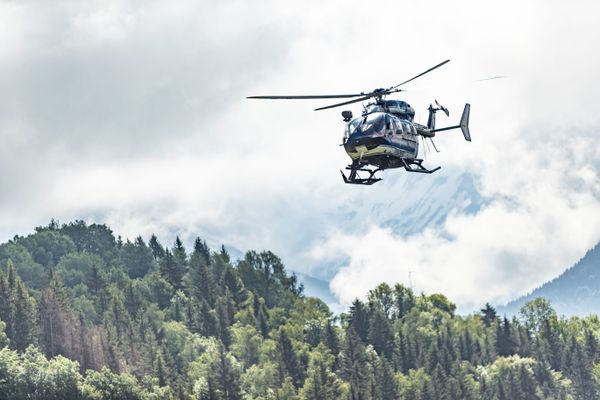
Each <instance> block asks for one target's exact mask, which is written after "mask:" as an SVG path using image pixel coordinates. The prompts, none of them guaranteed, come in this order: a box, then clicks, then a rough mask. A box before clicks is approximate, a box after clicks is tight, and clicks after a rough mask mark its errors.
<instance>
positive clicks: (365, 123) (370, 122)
mask: <svg viewBox="0 0 600 400" xmlns="http://www.w3.org/2000/svg"><path fill="white" fill-rule="evenodd" d="M384 123H385V114H380V113H375V114H368V115H367V116H366V117H364V118H363V119H362V123H361V125H360V130H361V131H362V132H366V131H368V130H375V131H380V130H382V129H383V124H384Z"/></svg>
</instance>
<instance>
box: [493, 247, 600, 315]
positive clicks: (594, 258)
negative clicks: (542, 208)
mask: <svg viewBox="0 0 600 400" xmlns="http://www.w3.org/2000/svg"><path fill="white" fill-rule="evenodd" d="M536 297H544V298H545V299H547V300H548V301H550V303H551V304H552V307H553V308H554V309H555V310H556V311H557V312H558V313H559V314H563V315H579V316H585V315H588V314H600V243H598V244H596V246H594V247H593V248H592V249H590V250H589V251H588V252H587V253H586V254H585V255H584V256H583V258H582V259H581V260H579V261H578V262H577V263H576V264H575V265H573V266H572V267H570V268H569V269H567V270H566V271H565V272H563V273H562V274H561V275H559V276H558V277H556V278H554V279H553V280H551V281H550V282H547V283H545V284H543V285H542V286H540V287H539V288H537V289H535V290H533V291H532V292H531V293H529V294H527V295H525V296H522V297H520V298H518V299H516V300H514V301H512V302H510V303H508V304H507V305H506V306H504V307H501V308H499V312H501V313H506V314H508V315H514V314H516V313H517V312H518V311H519V308H520V307H521V306H522V305H523V304H525V303H527V302H528V301H531V300H533V299H535V298H536Z"/></svg>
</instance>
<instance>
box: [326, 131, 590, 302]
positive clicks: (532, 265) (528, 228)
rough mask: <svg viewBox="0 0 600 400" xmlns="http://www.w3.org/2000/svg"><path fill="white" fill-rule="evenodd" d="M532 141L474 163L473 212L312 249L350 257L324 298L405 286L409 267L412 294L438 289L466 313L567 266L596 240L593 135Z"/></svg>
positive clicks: (340, 237)
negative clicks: (482, 201)
mask: <svg viewBox="0 0 600 400" xmlns="http://www.w3.org/2000/svg"><path fill="white" fill-rule="evenodd" d="M548 132H549V131H545V133H548ZM536 136H537V135H536ZM535 139H537V140H532V138H527V139H522V140H517V141H515V143H514V144H516V145H517V147H522V148H523V149H525V150H526V151H523V152H515V153H514V154H513V155H511V154H507V153H505V152H502V154H503V155H504V157H503V162H501V163H500V162H496V161H495V160H493V158H492V160H493V161H491V162H483V163H482V164H483V165H484V166H485V168H484V169H483V171H482V176H481V182H483V183H484V186H485V187H486V188H485V191H486V194H487V195H488V196H490V197H491V198H493V201H492V202H491V203H490V204H488V205H487V206H484V207H483V208H482V209H481V210H480V211H479V212H478V213H476V214H474V215H464V214H450V216H449V217H448V219H447V220H446V222H445V224H443V226H440V227H439V228H434V229H428V230H426V231H425V232H423V233H422V234H420V235H417V236H412V237H410V238H403V237H398V236H396V235H395V234H394V233H393V232H391V231H389V230H385V229H382V228H380V227H378V226H373V227H371V228H370V229H369V231H368V232H367V233H366V234H364V235H346V234H344V233H341V232H338V233H336V234H334V235H332V236H331V237H330V238H329V240H328V241H327V243H326V244H325V245H324V249H322V250H321V251H325V252H326V251H328V250H330V249H331V251H334V252H337V253H341V254H346V255H348V256H349V258H350V260H349V263H348V265H346V266H345V267H344V268H342V269H341V270H340V271H339V273H338V274H337V275H336V277H335V278H334V279H333V281H332V284H331V287H332V290H333V291H334V293H336V294H337V295H338V296H339V297H340V299H341V301H342V302H344V303H349V302H350V301H351V300H352V299H353V298H354V297H356V296H364V295H365V293H366V291H367V290H369V289H371V288H372V287H374V286H375V285H377V284H378V283H379V282H384V281H385V282H390V283H394V282H402V283H404V284H408V273H409V271H413V274H412V276H413V281H414V284H415V289H417V290H423V291H425V292H430V293H431V292H443V293H445V294H448V295H449V296H450V298H451V299H453V300H454V301H456V302H457V303H458V304H459V305H460V306H461V307H462V308H463V309H464V310H470V309H473V308H474V307H477V306H479V305H481V304H483V303H484V302H485V301H490V302H493V303H496V304H498V303H503V302H506V301H508V300H510V299H512V298H513V297H515V296H518V295H521V294H524V293H526V292H528V291H530V290H532V289H533V288H535V287H536V286H538V285H539V284H541V283H543V282H545V281H547V280H549V279H551V278H553V277H554V276H556V275H558V274H559V273H560V272H562V270H563V269H564V268H565V267H567V266H569V265H571V264H573V263H574V262H575V261H577V259H578V258H579V257H581V256H582V255H583V254H584V253H585V251H586V250H587V249H589V248H590V247H591V246H593V245H594V244H595V243H596V242H597V241H598V240H600V177H599V172H600V169H598V168H597V166H596V167H595V166H594V164H595V163H597V160H598V156H599V154H598V153H597V152H598V150H597V147H596V146H594V145H593V143H594V142H595V138H594V137H593V136H579V137H578V141H572V139H571V138H569V137H566V138H564V139H563V140H559V141H554V142H552V141H546V142H544V143H543V145H540V142H539V139H541V137H537V138H535ZM582 143H583V144H582ZM575 152H577V154H578V155H577V156H575V155H574V153H575ZM498 153H500V151H499V152H497V153H496V154H495V155H496V156H499V155H500V154H498ZM523 154H527V158H526V159H525V160H521V159H520V157H522V155H523ZM582 158H584V159H582ZM575 160H578V161H575ZM486 183H488V184H486Z"/></svg>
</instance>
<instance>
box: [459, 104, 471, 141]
mask: <svg viewBox="0 0 600 400" xmlns="http://www.w3.org/2000/svg"><path fill="white" fill-rule="evenodd" d="M470 113H471V105H470V104H469V103H467V104H465V109H464V111H463V114H462V117H461V118H460V129H461V130H462V133H463V136H464V137H465V140H466V141H467V142H470V141H471V132H469V114H470Z"/></svg>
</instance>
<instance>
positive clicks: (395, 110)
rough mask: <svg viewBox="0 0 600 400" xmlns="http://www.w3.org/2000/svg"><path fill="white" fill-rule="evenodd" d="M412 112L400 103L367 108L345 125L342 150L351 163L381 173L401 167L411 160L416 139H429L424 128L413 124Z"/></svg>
mask: <svg viewBox="0 0 600 400" xmlns="http://www.w3.org/2000/svg"><path fill="white" fill-rule="evenodd" d="M414 114H415V113H414V110H413V108H412V107H410V105H409V104H408V103H406V102H404V101H399V100H388V101H384V102H383V103H376V104H370V105H369V106H367V108H366V110H365V112H364V113H363V115H362V116H361V117H359V118H354V119H352V120H351V121H349V122H348V124H347V125H346V131H345V134H344V143H343V145H344V149H345V150H346V153H348V155H349V156H350V158H351V159H352V161H354V162H357V163H358V164H360V165H366V164H371V165H375V166H378V167H380V168H382V169H385V168H398V167H403V166H404V163H403V161H402V159H415V158H417V154H418V152H419V142H418V140H417V139H418V136H419V135H423V136H433V133H431V134H429V132H428V131H429V129H427V127H426V126H423V125H420V124H417V123H415V122H413V118H414Z"/></svg>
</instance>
